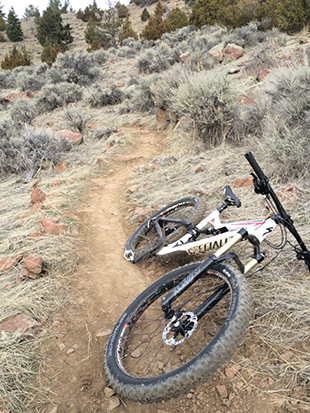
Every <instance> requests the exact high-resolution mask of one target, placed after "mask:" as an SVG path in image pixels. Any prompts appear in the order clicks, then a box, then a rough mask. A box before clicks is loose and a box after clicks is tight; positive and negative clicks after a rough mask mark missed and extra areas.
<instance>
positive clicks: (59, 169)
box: [54, 161, 68, 173]
mask: <svg viewBox="0 0 310 413" xmlns="http://www.w3.org/2000/svg"><path fill="white" fill-rule="evenodd" d="M67 169H68V164H67V163H66V162H65V161H61V162H59V163H58V164H57V165H56V166H55V169H54V171H55V172H57V173H61V172H64V171H66V170H67Z"/></svg>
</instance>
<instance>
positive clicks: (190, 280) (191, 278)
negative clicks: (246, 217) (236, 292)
mask: <svg viewBox="0 0 310 413" xmlns="http://www.w3.org/2000/svg"><path fill="white" fill-rule="evenodd" d="M247 235H248V232H247V230H246V229H244V228H241V229H240V231H238V233H237V234H236V235H235V236H233V237H232V238H231V239H230V240H229V241H228V242H227V243H226V244H224V245H223V246H222V247H221V248H219V249H218V250H217V251H216V252H215V253H214V254H211V255H210V256H209V257H208V258H207V259H206V260H205V261H204V262H202V263H201V264H200V265H198V267H197V268H195V269H194V271H192V272H191V273H189V274H188V275H187V276H186V277H185V278H184V280H183V281H181V282H180V284H178V285H177V286H176V287H174V288H173V290H171V291H170V292H169V293H168V294H167V295H166V296H165V297H163V299H162V301H161V307H162V310H163V312H164V313H165V317H166V318H168V319H169V318H171V317H172V316H173V314H174V311H172V310H171V304H172V303H173V302H174V301H175V300H176V299H177V298H178V297H179V296H180V295H181V294H183V292H184V291H186V290H187V289H188V288H189V287H190V286H191V285H193V284H194V283H195V282H196V281H197V280H198V279H199V278H200V277H202V276H203V274H204V273H205V271H206V270H207V269H208V268H210V267H211V266H212V265H213V264H214V263H216V262H217V261H218V260H219V257H221V256H222V255H224V254H226V252H228V251H229V250H230V248H232V247H233V246H234V245H235V244H237V243H238V242H239V241H241V240H242V239H244V238H246V237H247ZM227 288H228V287H227ZM217 295H218V296H217ZM220 295H221V294H220V293H219V292H218V291H216V292H215V293H214V294H212V296H211V297H213V298H214V300H213V299H211V297H210V298H209V299H208V300H207V301H209V302H210V301H213V303H214V304H213V305H212V306H214V305H215V304H216V303H217V302H218V301H219V300H220V299H221V298H222V297H220Z"/></svg>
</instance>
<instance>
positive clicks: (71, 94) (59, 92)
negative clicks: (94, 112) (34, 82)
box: [35, 82, 82, 113]
mask: <svg viewBox="0 0 310 413" xmlns="http://www.w3.org/2000/svg"><path fill="white" fill-rule="evenodd" d="M81 99H82V90H81V88H80V87H79V86H78V85H75V84H72V83H66V82H62V83H58V84H56V85H54V84H47V85H45V86H43V88H42V89H41V91H40V92H39V93H38V95H37V97H36V99H35V105H36V108H37V110H38V112H40V113H43V112H49V111H52V110H54V109H56V108H59V107H64V106H67V105H68V104H69V103H73V102H78V101H79V100H81Z"/></svg>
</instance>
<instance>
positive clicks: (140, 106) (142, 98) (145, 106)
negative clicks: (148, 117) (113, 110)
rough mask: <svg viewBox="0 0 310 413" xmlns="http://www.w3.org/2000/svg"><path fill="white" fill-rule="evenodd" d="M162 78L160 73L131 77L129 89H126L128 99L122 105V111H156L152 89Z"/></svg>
mask: <svg viewBox="0 0 310 413" xmlns="http://www.w3.org/2000/svg"><path fill="white" fill-rule="evenodd" d="M159 80H160V77H159V75H158V74H153V75H151V76H148V77H147V78H144V79H141V80H140V79H136V78H131V79H130V82H129V85H128V89H127V90H125V92H124V93H125V95H126V96H127V100H126V101H125V102H124V104H123V105H122V106H121V107H120V113H130V112H136V111H138V112H145V113H154V112H155V100H154V93H153V92H152V90H151V87H152V85H153V84H156V83H157V82H158V81H159Z"/></svg>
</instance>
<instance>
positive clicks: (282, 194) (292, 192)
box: [276, 184, 298, 206]
mask: <svg viewBox="0 0 310 413" xmlns="http://www.w3.org/2000/svg"><path fill="white" fill-rule="evenodd" d="M276 195H277V197H278V198H279V200H280V202H282V203H284V204H289V205H291V206H292V204H294V203H295V202H297V198H298V194H297V187H296V185H294V184H291V185H288V186H286V187H284V188H280V189H279V190H278V191H276Z"/></svg>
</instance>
